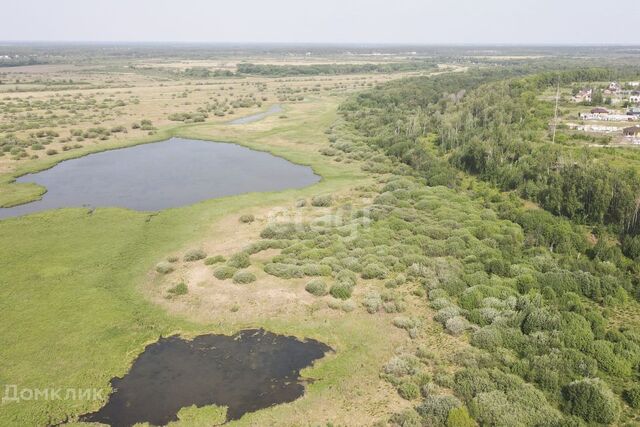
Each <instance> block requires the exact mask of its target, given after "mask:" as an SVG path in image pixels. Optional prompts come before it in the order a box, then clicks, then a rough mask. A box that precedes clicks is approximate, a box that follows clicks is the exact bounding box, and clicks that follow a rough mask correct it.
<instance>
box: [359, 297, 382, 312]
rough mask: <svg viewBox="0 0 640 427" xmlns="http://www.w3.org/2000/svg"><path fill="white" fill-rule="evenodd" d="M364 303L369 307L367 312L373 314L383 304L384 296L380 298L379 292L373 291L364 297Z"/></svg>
mask: <svg viewBox="0 0 640 427" xmlns="http://www.w3.org/2000/svg"><path fill="white" fill-rule="evenodd" d="M363 305H364V306H365V308H366V309H367V312H369V313H371V314H373V313H377V312H378V310H380V307H381V306H382V298H380V294H379V293H377V292H375V291H371V292H369V293H368V294H367V295H366V296H365V297H364V301H363Z"/></svg>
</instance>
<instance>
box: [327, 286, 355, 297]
mask: <svg viewBox="0 0 640 427" xmlns="http://www.w3.org/2000/svg"><path fill="white" fill-rule="evenodd" d="M329 293H330V294H331V296H332V297H334V298H338V299H342V300H345V299H349V298H351V294H352V293H353V285H351V284H350V283H347V282H337V283H335V284H334V285H333V286H331V289H330V290H329Z"/></svg>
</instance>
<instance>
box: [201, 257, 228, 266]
mask: <svg viewBox="0 0 640 427" xmlns="http://www.w3.org/2000/svg"><path fill="white" fill-rule="evenodd" d="M221 262H225V258H224V257H223V256H222V255H216V256H213V257H209V258H207V259H205V260H204V264H205V265H214V264H219V263H221Z"/></svg>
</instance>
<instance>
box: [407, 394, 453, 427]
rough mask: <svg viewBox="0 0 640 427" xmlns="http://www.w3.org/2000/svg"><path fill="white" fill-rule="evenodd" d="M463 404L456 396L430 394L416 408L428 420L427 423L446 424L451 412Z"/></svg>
mask: <svg viewBox="0 0 640 427" xmlns="http://www.w3.org/2000/svg"><path fill="white" fill-rule="evenodd" d="M461 406H462V402H460V400H459V399H458V398H456V397H455V396H450V395H446V394H445V395H440V396H438V395H429V396H427V397H426V399H425V400H424V401H423V402H422V404H420V405H419V406H418V407H417V408H416V410H417V411H418V413H419V414H420V415H421V416H422V418H423V419H424V420H425V421H426V422H427V424H426V425H445V424H446V422H447V418H448V417H449V412H451V410H452V409H454V408H459V407H461Z"/></svg>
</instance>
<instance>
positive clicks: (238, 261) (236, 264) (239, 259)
mask: <svg viewBox="0 0 640 427" xmlns="http://www.w3.org/2000/svg"><path fill="white" fill-rule="evenodd" d="M227 265H229V266H230V267H233V268H247V267H249V266H250V265H251V260H250V259H249V255H248V254H247V253H245V252H238V253H235V254H233V255H231V258H229V261H227Z"/></svg>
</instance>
